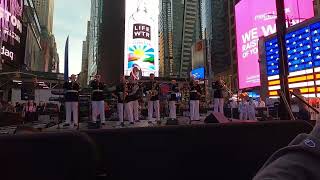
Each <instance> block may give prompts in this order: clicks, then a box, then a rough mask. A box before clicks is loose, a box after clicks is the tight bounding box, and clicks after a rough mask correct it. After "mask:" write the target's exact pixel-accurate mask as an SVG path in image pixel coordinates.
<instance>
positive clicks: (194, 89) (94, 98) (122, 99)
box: [64, 74, 204, 127]
mask: <svg viewBox="0 0 320 180" xmlns="http://www.w3.org/2000/svg"><path fill="white" fill-rule="evenodd" d="M186 84H187V85H188V90H189V97H190V98H189V100H190V101H189V109H190V111H189V115H190V123H191V122H192V121H199V120H200V113H199V109H200V98H201V97H202V96H203V95H204V94H203V92H204V91H203V90H202V88H201V86H200V84H199V81H197V80H194V79H193V78H191V81H190V83H186ZM160 86H162V85H161V84H160V83H159V82H158V81H156V80H155V75H154V74H150V77H149V80H148V81H143V82H142V81H140V80H139V78H138V77H135V76H130V77H128V78H126V77H125V76H120V79H119V83H118V84H117V85H116V87H115V90H114V91H113V93H112V96H113V97H114V98H115V99H116V100H117V105H116V107H117V115H118V119H119V123H120V126H121V127H124V126H125V123H124V121H125V120H128V121H129V123H130V125H134V124H135V123H136V122H139V121H140V107H141V106H140V104H139V102H142V101H141V100H145V101H144V102H145V103H146V104H147V106H146V107H147V120H148V124H151V125H152V124H154V123H157V124H161V120H160V95H162V93H161V92H160ZM167 86H168V90H167V92H166V94H167V99H166V102H167V106H168V113H169V114H168V118H169V120H177V102H178V98H179V97H181V90H182V89H180V87H179V85H178V83H177V81H176V80H172V81H171V82H170V83H169V84H167ZM89 87H90V88H91V109H92V123H94V124H96V123H97V122H99V121H97V120H98V117H100V121H101V124H102V125H105V122H106V117H105V95H104V90H105V87H106V86H105V84H104V83H102V82H101V76H100V75H96V76H94V79H93V80H92V81H91V82H90V83H89ZM64 89H65V108H66V123H65V125H64V126H70V125H71V124H72V123H71V117H73V124H74V125H75V126H78V122H79V120H78V119H79V115H78V114H79V110H78V106H79V105H78V104H79V91H80V85H79V84H78V83H77V81H76V76H75V75H72V76H71V77H70V81H67V82H65V84H64ZM161 97H162V96H161ZM142 107H143V106H142ZM141 113H142V112H141ZM95 127H98V126H95Z"/></svg>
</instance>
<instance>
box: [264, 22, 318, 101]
mask: <svg viewBox="0 0 320 180" xmlns="http://www.w3.org/2000/svg"><path fill="white" fill-rule="evenodd" d="M285 41H286V48H287V52H288V67H289V79H288V82H289V88H290V89H295V88H298V89H300V91H301V93H302V94H304V95H305V96H307V97H315V96H316V93H319V91H320V88H319V87H318V86H319V85H320V81H319V80H320V74H319V73H320V22H312V23H310V24H308V25H305V26H304V27H301V28H299V29H295V30H292V31H289V32H288V33H287V34H286V37H285ZM265 54H266V67H267V76H268V88H269V96H277V95H278V93H277V92H276V91H277V90H279V89H280V80H279V73H280V69H279V61H280V59H279V45H278V40H277V37H274V38H271V39H267V40H266V41H265Z"/></svg>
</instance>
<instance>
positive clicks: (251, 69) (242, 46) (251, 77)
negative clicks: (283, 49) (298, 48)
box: [235, 0, 314, 89]
mask: <svg viewBox="0 0 320 180" xmlns="http://www.w3.org/2000/svg"><path fill="white" fill-rule="evenodd" d="M285 13H286V17H287V19H288V22H287V24H289V23H290V25H294V24H297V23H299V22H302V21H304V20H306V19H309V18H311V17H313V16H314V11H313V0H285ZM235 14H236V29H237V51H238V77H239V87H240V89H244V88H250V87H256V86H260V68H259V62H258V59H259V54H258V41H259V37H261V36H269V35H271V34H274V33H275V32H276V25H275V19H276V18H277V15H276V14H277V11H276V1H275V0H268V1H263V2H262V1H257V0H241V1H240V2H239V3H238V4H237V5H236V7H235ZM274 73H276V70H275V71H274Z"/></svg>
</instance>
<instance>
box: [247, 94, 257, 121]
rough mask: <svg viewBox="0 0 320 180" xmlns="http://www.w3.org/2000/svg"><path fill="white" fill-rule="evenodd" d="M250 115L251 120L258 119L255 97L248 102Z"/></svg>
mask: <svg viewBox="0 0 320 180" xmlns="http://www.w3.org/2000/svg"><path fill="white" fill-rule="evenodd" d="M248 117H249V120H257V117H256V104H255V103H254V102H253V99H250V101H249V103H248Z"/></svg>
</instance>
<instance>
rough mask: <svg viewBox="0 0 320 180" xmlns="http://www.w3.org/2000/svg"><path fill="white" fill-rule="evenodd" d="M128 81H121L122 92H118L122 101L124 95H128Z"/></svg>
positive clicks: (124, 97)
mask: <svg viewBox="0 0 320 180" xmlns="http://www.w3.org/2000/svg"><path fill="white" fill-rule="evenodd" d="M128 91H129V90H128V81H125V82H124V83H123V92H120V97H121V100H122V101H124V100H125V99H126V97H127V96H128Z"/></svg>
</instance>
